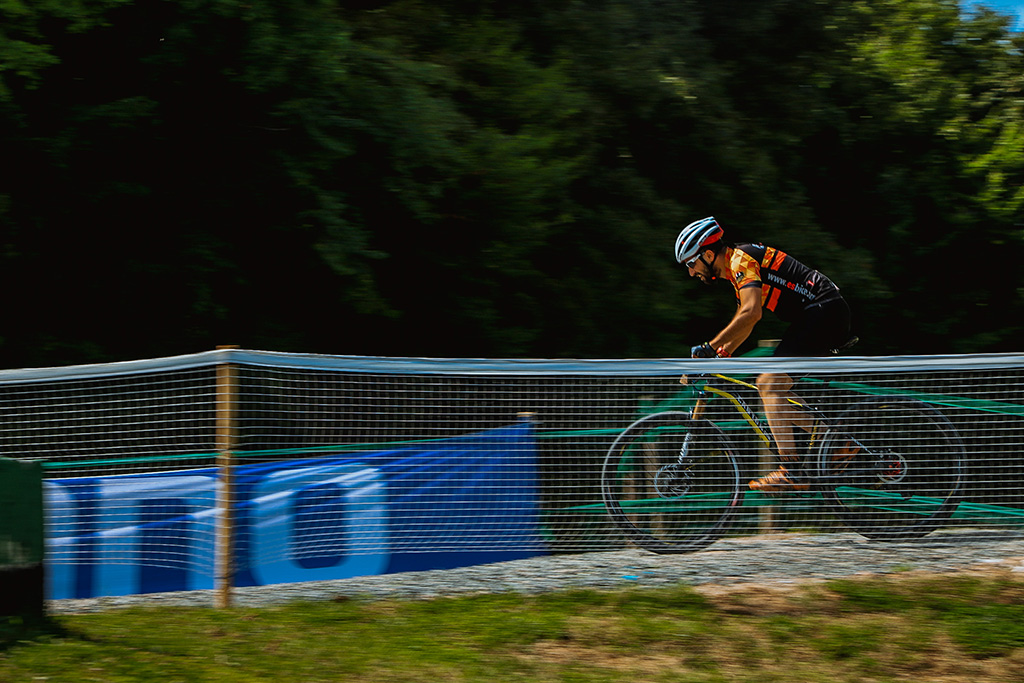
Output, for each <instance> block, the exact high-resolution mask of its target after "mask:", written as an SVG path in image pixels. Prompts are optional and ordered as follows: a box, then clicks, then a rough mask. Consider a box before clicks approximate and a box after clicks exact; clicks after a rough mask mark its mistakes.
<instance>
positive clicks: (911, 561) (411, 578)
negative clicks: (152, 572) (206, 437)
mask: <svg viewBox="0 0 1024 683" xmlns="http://www.w3.org/2000/svg"><path fill="white" fill-rule="evenodd" d="M983 568H991V569H996V568H999V569H1003V570H1006V571H1011V572H1021V573H1022V577H1024V533H1020V532H1011V531H998V530H988V529H984V530H983V529H970V530H957V531H945V532H936V533H933V534H931V535H929V536H927V537H926V538H923V539H918V540H916V541H910V542H903V543H878V542H868V541H866V540H864V539H863V538H862V537H861V536H858V535H856V534H852V533H836V534H820V535H814V534H777V535H770V536H755V537H750V538H739V539H729V540H723V541H718V542H716V543H715V544H714V545H712V546H711V547H710V548H709V549H707V550H704V551H701V552H697V553H691V554H686V555H655V554H652V553H648V552H646V551H643V550H621V551H614V552H595V553H586V554H581V555H561V556H553V557H536V558H530V559H526V560H515V561H511V562H502V563H498V564H488V565H478V566H475V567H463V568H460V569H447V570H436V571H423V572H407V573H402V574H386V575H382V576H363V577H355V578H351V579H339V580H335V581H312V582H308V583H293V584H278V585H274V586H259V587H252V588H238V589H235V591H234V593H233V600H234V604H235V605H237V606H245V607H251V606H266V605H273V604H280V603H283V602H288V601H293V600H313V601H317V600H331V599H337V598H339V597H353V598H365V599H387V598H403V599H425V598H433V597H438V596H454V595H466V594H478V593H498V592H509V591H515V592H520V593H526V594H534V593H541V592H546V591H555V590H560V589H566V588H593V589H610V588H621V587H625V586H667V585H674V584H680V583H685V584H690V585H694V586H708V585H711V586H726V585H735V584H750V583H764V584H773V585H778V584H794V583H801V582H805V581H820V580H824V579H834V578H841V577H845V576H853V575H858V574H888V573H895V572H906V571H909V570H918V571H927V572H958V571H967V570H976V569H983ZM140 604H146V605H190V606H198V607H210V606H212V605H213V592H212V591H188V592H178V593H156V594H150V595H135V596H127V597H116V598H93V599H88V600H51V601H49V604H48V609H49V612H50V614H71V613H84V612H97V611H102V610H107V609H113V608H119V607H127V606H131V605H140Z"/></svg>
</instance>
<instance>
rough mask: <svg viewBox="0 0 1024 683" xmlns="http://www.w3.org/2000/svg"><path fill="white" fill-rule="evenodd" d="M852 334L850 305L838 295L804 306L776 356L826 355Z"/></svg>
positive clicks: (783, 338)
mask: <svg viewBox="0 0 1024 683" xmlns="http://www.w3.org/2000/svg"><path fill="white" fill-rule="evenodd" d="M849 338H850V306H849V305H848V304H847V303H846V300H845V299H843V298H842V297H840V296H837V297H835V298H833V299H829V300H828V301H823V302H821V303H814V304H810V305H808V306H807V307H806V308H804V311H803V315H801V316H800V318H799V319H797V320H796V321H795V322H794V323H793V324H792V325H790V327H789V329H788V330H786V332H785V334H784V335H783V336H782V341H780V342H779V345H778V346H777V347H776V348H775V353H774V355H776V356H785V357H793V356H827V355H829V354H830V353H831V352H832V350H833V349H836V348H838V347H840V346H842V345H843V344H845V343H846V342H847V340H849Z"/></svg>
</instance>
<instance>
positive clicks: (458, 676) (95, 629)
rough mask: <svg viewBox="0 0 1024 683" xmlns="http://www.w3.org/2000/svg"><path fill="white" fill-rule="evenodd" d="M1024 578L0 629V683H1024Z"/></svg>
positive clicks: (669, 592)
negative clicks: (931, 682) (928, 682)
mask: <svg viewBox="0 0 1024 683" xmlns="http://www.w3.org/2000/svg"><path fill="white" fill-rule="evenodd" d="M1022 671H1024V582H1021V581H1019V580H1011V579H1008V578H987V579H982V578H964V577H959V576H931V577H925V578H922V577H915V576H910V575H908V574H901V575H899V576H893V577H891V578H888V579H857V580H844V581H834V582H831V583H828V584H824V585H817V586H809V587H805V588H800V589H796V590H794V591H791V592H788V593H785V594H779V593H764V592H758V591H754V590H750V589H745V590H740V591H733V592H728V593H725V594H723V595H719V596H716V597H714V598H710V597H704V596H702V595H701V594H699V593H698V592H696V591H695V590H693V589H691V588H688V587H685V586H681V587H676V588H658V589H637V588H634V589H630V590H623V591H614V592H598V591H579V590H577V591H565V592H558V593H552V594H548V595H543V596H533V597H528V596H522V595H510V594H505V595H489V596H473V597H464V598H453V599H436V600H429V601H377V602H370V601H366V602H364V601H359V600H338V601H327V602H322V603H294V604H290V605H285V606H279V607H273V608H264V609H241V608H235V609H230V610H213V609H196V608H168V607H163V608H134V609H128V610H117V611H110V612H106V613H102V614H85V615H73V616H58V617H53V618H50V619H46V620H43V621H40V622H36V623H21V622H18V621H17V620H8V621H6V622H0V681H3V682H4V683H18V682H20V681H26V682H30V681H68V682H72V681H73V682H75V683H78V682H88V681H102V682H103V683H120V682H129V681H160V682H161V683H173V682H176V681H180V682H182V683H186V682H188V683H190V682H206V681H210V682H213V681H216V682H218V683H233V682H246V683H249V682H263V681H266V682H268V683H270V682H274V683H291V682H293V681H294V682H309V683H313V682H319V681H331V682H336V681H360V682H363V681H365V682H367V683H375V682H378V681H380V682H385V681H386V682H388V683H391V682H402V681H409V682H413V681H417V682H418V681H457V682H470V681H481V682H487V683H496V682H499V681H531V682H533V681H537V682H540V683H545V682H549V681H550V682H555V681H558V682H566V683H577V682H578V683H593V682H598V681H624V680H626V681H644V682H647V681H652V682H655V683H657V682H661V681H665V682H669V681H672V682H676V683H678V682H684V683H687V682H693V683H712V682H718V681H723V682H724V681H730V682H732V681H743V682H751V683H753V682H759V683H761V682H763V683H768V682H773V681H779V682H786V683H791V682H794V681H815V682H817V681H820V682H822V683H824V682H826V681H829V682H831V681H925V680H943V681H958V680H964V681H967V680H970V681H1002V680H1005V681H1022V680H1024V674H1022V673H1021V672H1022Z"/></svg>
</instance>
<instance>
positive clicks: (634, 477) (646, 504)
mask: <svg viewBox="0 0 1024 683" xmlns="http://www.w3.org/2000/svg"><path fill="white" fill-rule="evenodd" d="M684 445H685V451H684ZM744 491H745V488H744V487H742V486H740V468H739V465H738V463H737V461H736V457H735V455H734V454H733V450H732V447H731V443H730V441H729V439H728V438H727V437H726V436H725V434H723V433H722V430H721V429H719V428H718V426H717V425H715V424H714V423H712V422H709V421H707V420H693V419H691V418H690V416H689V414H688V413H683V412H673V411H670V412H663V413H656V414H654V415H648V416H647V417H644V418H642V419H640V420H637V421H636V422H634V423H633V424H631V425H630V426H629V427H627V428H626V429H625V430H624V431H623V432H622V433H621V434H620V435H619V436H618V438H617V439H616V440H615V442H614V443H613V444H612V446H611V448H610V449H609V450H608V455H607V457H606V458H605V462H604V467H603V468H602V472H601V492H602V496H603V498H604V503H605V508H606V509H607V511H608V514H609V516H610V517H611V519H612V520H613V521H614V522H615V524H616V525H617V526H618V527H619V528H620V529H621V530H622V531H624V532H625V534H626V536H627V538H628V539H629V540H630V541H632V542H633V543H634V544H636V545H638V546H640V547H642V548H644V549H646V550H649V551H652V552H655V553H660V554H672V553H687V552H693V551H696V550H700V549H701V548H704V547H706V546H708V545H710V544H711V543H713V542H714V541H715V540H717V539H718V538H720V537H721V536H722V535H723V534H724V533H725V532H726V530H727V529H728V528H729V526H730V525H731V524H732V522H733V520H734V518H735V515H736V512H737V510H739V508H740V506H741V505H742V503H743V494H744Z"/></svg>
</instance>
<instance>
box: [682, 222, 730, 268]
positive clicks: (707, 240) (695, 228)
mask: <svg viewBox="0 0 1024 683" xmlns="http://www.w3.org/2000/svg"><path fill="white" fill-rule="evenodd" d="M722 233H723V230H722V226H720V225H719V224H718V221H716V220H715V219H714V217H713V216H708V217H707V218H702V219H700V220H699V221H694V222H693V223H690V224H689V225H687V226H686V227H685V228H683V231H682V232H681V233H679V237H677V238H676V262H677V263H685V264H686V265H687V266H689V265H690V263H689V262H691V261H693V260H694V259H695V258H697V257H698V256H699V255H700V254H701V253H702V252H703V251H704V250H705V249H707V248H708V246H709V245H711V244H714V243H715V242H717V241H718V240H720V239H722Z"/></svg>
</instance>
